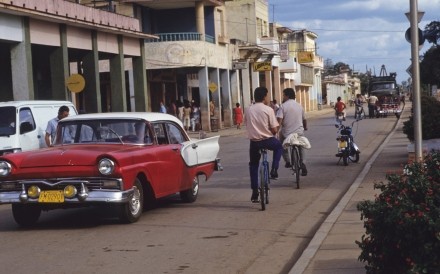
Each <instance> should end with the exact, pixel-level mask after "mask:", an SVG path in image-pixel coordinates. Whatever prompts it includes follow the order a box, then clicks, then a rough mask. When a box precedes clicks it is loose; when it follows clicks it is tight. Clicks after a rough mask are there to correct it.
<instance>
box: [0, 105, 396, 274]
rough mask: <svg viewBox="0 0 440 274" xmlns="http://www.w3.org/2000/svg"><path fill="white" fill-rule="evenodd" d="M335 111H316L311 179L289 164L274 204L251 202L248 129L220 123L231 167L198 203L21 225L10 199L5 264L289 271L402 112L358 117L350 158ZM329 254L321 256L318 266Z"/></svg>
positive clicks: (2, 233)
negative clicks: (344, 154)
mask: <svg viewBox="0 0 440 274" xmlns="http://www.w3.org/2000/svg"><path fill="white" fill-rule="evenodd" d="M352 110H353V109H350V111H349V117H352V113H351V112H352ZM332 114H333V113H332V110H330V109H325V110H322V111H320V112H316V113H311V114H310V118H309V128H310V130H309V131H308V132H307V136H308V137H309V139H310V141H311V143H312V149H311V150H309V151H307V159H308V160H307V162H308V167H309V176H307V177H302V178H301V179H302V181H301V189H299V190H298V189H295V188H294V187H293V184H292V178H291V175H290V173H289V171H288V169H284V168H280V172H279V174H280V178H279V179H278V180H277V181H273V183H272V186H271V203H270V204H269V205H268V207H267V210H266V211H264V212H262V211H261V210H260V209H259V205H258V204H252V203H250V193H251V191H250V187H249V175H248V168H247V162H248V154H247V149H248V140H247V139H246V138H245V135H244V132H245V131H244V130H243V129H242V130H241V131H240V130H237V129H226V130H220V131H219V132H218V133H216V132H213V133H209V134H208V135H212V134H220V135H222V136H223V137H222V138H220V140H221V151H220V157H221V158H222V163H223V165H224V167H225V170H224V171H223V172H218V173H215V174H214V176H213V177H212V178H211V180H209V181H208V182H206V183H203V184H202V185H201V190H200V194H199V198H198V200H197V201H196V202H195V203H193V204H183V203H181V202H180V200H179V199H178V198H174V197H171V198H169V199H165V200H163V201H161V203H160V206H159V207H158V208H156V209H153V210H150V211H146V212H145V213H144V214H143V216H142V219H141V220H140V221H139V222H138V223H135V224H132V225H121V224H119V223H117V222H116V221H115V220H113V219H111V218H105V216H104V218H102V217H101V218H98V217H100V216H98V215H97V214H96V213H94V212H93V211H89V210H60V211H52V212H47V213H46V212H44V213H43V214H42V217H41V220H40V222H39V223H38V225H37V226H36V227H35V228H34V229H29V230H24V229H20V228H18V227H17V225H16V224H15V222H14V221H13V218H12V214H11V212H10V206H8V205H2V206H0V219H1V220H2V222H1V223H0V246H2V251H5V250H7V251H8V252H6V253H5V252H3V255H2V257H1V258H0V263H1V264H2V265H3V266H4V267H3V268H4V271H6V272H14V273H25V272H30V271H33V272H34V273H73V272H75V273H78V272H80V273H81V272H83V273H85V272H87V273H120V272H126V270H127V269H129V270H130V272H145V271H147V272H148V273H183V272H187V273H288V272H289V271H290V270H291V269H292V267H294V265H295V262H296V261H297V260H298V259H299V258H300V257H301V254H302V251H303V250H308V249H307V248H308V245H309V242H310V241H311V240H312V239H313V237H314V235H315V232H316V231H317V230H318V229H319V228H320V227H321V224H322V222H323V221H324V220H325V219H326V218H327V217H328V216H329V214H330V213H331V212H332V211H333V208H334V207H335V206H336V205H337V204H338V202H339V200H340V199H341V197H344V194H345V193H346V191H347V190H348V189H349V188H350V186H351V185H352V183H353V182H354V181H355V180H356V178H357V177H358V176H359V174H360V173H361V172H362V170H363V169H364V166H365V164H366V163H367V162H368V159H369V158H370V157H372V155H373V154H374V152H375V151H376V148H377V147H379V145H380V144H382V143H383V141H384V139H385V138H386V136H387V135H388V133H389V132H390V131H391V130H392V129H393V127H394V124H395V121H396V118H395V117H388V118H386V119H371V120H369V119H367V120H362V121H360V122H359V123H355V124H354V125H355V127H354V130H353V133H354V134H355V142H356V143H357V144H358V146H359V147H360V149H361V152H362V153H361V161H360V163H359V164H350V165H349V166H343V165H337V158H336V157H335V156H334V154H335V153H336V145H337V144H336V139H335V138H336V128H335V127H334V121H333V116H332ZM348 120H349V121H347V122H351V121H353V120H352V118H350V119H348ZM191 135H197V134H194V133H192V134H191ZM281 166H283V164H282V165H281ZM351 252H353V251H351ZM317 254H319V253H317ZM28 257H34V258H35V262H37V263H35V264H23V263H22V259H21V258H28ZM67 257H69V260H65V258H67ZM320 258H321V257H319V258H318V257H316V258H315V259H316V260H317V264H318V265H319V263H321V262H322V260H320ZM6 262H7V263H6ZM78 262H80V263H78ZM307 265H308V263H307ZM311 265H316V264H315V262H314V263H313V264H311ZM60 269H62V270H61V271H60ZM73 269H75V271H73ZM308 271H309V270H308ZM310 271H314V270H310ZM311 273H314V272H311ZM327 273H332V272H327ZM336 273H337V272H336Z"/></svg>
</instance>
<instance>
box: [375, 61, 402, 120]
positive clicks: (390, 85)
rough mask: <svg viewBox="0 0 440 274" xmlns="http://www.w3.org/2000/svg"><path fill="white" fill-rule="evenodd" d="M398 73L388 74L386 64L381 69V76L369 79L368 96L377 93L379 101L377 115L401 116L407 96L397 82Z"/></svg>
mask: <svg viewBox="0 0 440 274" xmlns="http://www.w3.org/2000/svg"><path fill="white" fill-rule="evenodd" d="M396 76H397V74H396V73H395V72H391V73H390V74H389V75H388V74H387V71H386V68H385V65H382V67H381V69H380V76H371V77H370V80H369V91H368V96H372V95H375V96H376V97H377V98H378V99H379V101H378V102H377V104H376V117H378V118H379V117H386V116H388V114H394V115H396V117H400V114H401V113H402V108H403V105H404V104H405V98H404V97H403V96H402V94H401V93H400V89H399V86H398V85H397V82H396Z"/></svg>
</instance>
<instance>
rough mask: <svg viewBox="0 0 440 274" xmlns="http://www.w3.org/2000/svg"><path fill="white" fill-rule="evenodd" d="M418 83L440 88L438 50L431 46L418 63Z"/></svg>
mask: <svg viewBox="0 0 440 274" xmlns="http://www.w3.org/2000/svg"><path fill="white" fill-rule="evenodd" d="M420 81H421V82H422V83H423V84H425V85H437V86H440V85H439V84H440V49H439V47H437V46H432V47H431V48H430V49H429V50H427V51H426V52H425V54H424V55H423V58H422V62H420Z"/></svg>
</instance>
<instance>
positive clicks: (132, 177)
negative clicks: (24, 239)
mask: <svg viewBox="0 0 440 274" xmlns="http://www.w3.org/2000/svg"><path fill="white" fill-rule="evenodd" d="M218 141H219V136H215V137H211V138H207V139H200V140H199V139H190V138H189V136H188V135H187V133H186V132H185V130H184V129H183V125H182V123H181V121H180V120H179V119H177V118H176V117H174V116H172V115H168V114H162V113H145V112H143V113H140V112H139V113H133V112H131V113H99V114H83V115H77V116H73V117H67V118H65V119H63V120H61V121H60V122H59V123H58V128H57V135H56V138H55V142H54V146H53V147H50V148H44V149H40V150H38V151H32V152H21V153H15V154H7V155H3V156H0V204H12V213H13V216H14V219H15V221H16V222H17V223H18V224H20V225H22V226H30V225H33V224H34V223H35V222H37V220H38V218H39V216H40V214H41V211H42V210H51V209H57V208H70V207H83V206H90V205H105V206H108V207H111V208H114V209H115V211H116V213H117V214H118V215H117V216H118V217H119V219H120V220H121V221H123V222H126V223H132V222H136V221H137V220H139V218H140V217H141V215H142V212H143V209H144V207H148V206H151V205H152V204H153V203H154V201H155V200H156V199H158V198H162V197H165V196H169V195H172V194H175V193H180V197H181V199H182V200H183V201H185V202H194V201H195V200H196V199H197V195H198V190H199V182H200V180H201V179H203V178H205V180H207V179H208V178H209V177H210V176H211V175H212V174H213V172H214V170H221V166H220V162H219V161H220V160H219V159H218V158H217V154H218V152H219V149H220V147H219V143H218Z"/></svg>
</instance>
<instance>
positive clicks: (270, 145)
mask: <svg viewBox="0 0 440 274" xmlns="http://www.w3.org/2000/svg"><path fill="white" fill-rule="evenodd" d="M260 148H266V149H268V150H272V151H273V158H272V168H274V169H278V166H279V164H280V159H281V155H282V154H283V145H282V144H281V142H280V141H279V140H278V139H277V138H275V137H271V138H268V139H265V140H262V141H251V142H250V146H249V159H250V161H249V173H250V176H251V188H252V189H257V188H258V167H259V165H260V158H261V154H260Z"/></svg>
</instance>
